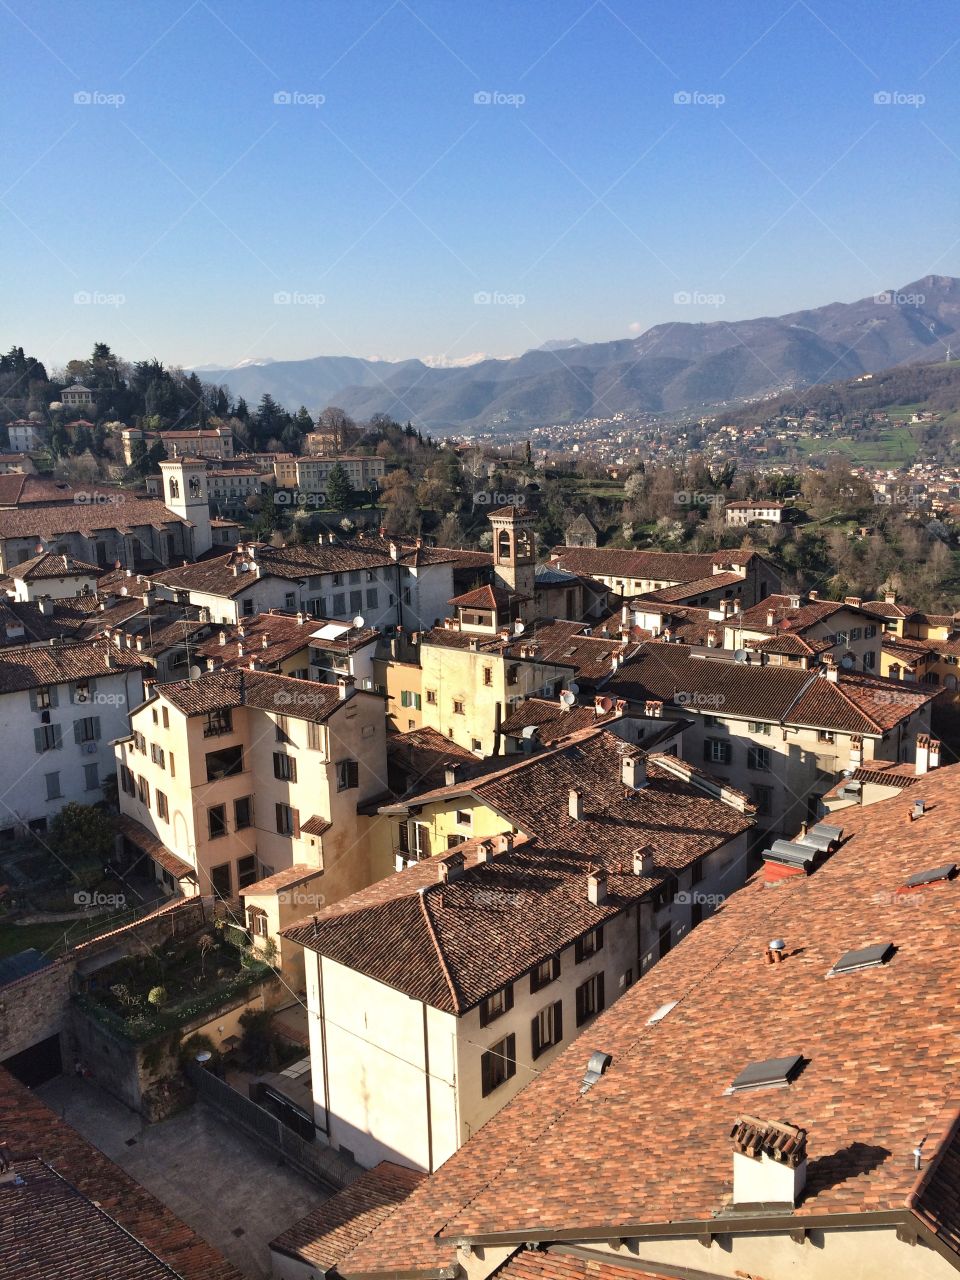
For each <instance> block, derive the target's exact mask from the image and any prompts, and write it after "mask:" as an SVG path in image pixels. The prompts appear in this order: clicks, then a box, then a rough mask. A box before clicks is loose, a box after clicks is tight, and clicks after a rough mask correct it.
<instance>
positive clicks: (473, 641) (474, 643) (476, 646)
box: [468, 636, 523, 656]
mask: <svg viewBox="0 0 960 1280" xmlns="http://www.w3.org/2000/svg"><path fill="white" fill-rule="evenodd" d="M468 644H469V645H470V652H471V653H478V652H479V651H480V641H479V640H478V638H477V637H476V636H471V637H470V639H469V641H468ZM522 653H523V651H522V650H521V656H522Z"/></svg>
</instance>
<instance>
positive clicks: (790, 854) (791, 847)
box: [763, 840, 820, 868]
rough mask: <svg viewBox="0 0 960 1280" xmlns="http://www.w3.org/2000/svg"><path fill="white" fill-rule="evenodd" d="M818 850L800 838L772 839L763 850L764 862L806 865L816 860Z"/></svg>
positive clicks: (804, 866) (792, 865) (789, 865)
mask: <svg viewBox="0 0 960 1280" xmlns="http://www.w3.org/2000/svg"><path fill="white" fill-rule="evenodd" d="M819 852H820V850H819V849H818V848H817V847H816V846H815V845H812V844H806V843H805V842H803V841H800V840H774V842H773V844H772V845H771V846H770V848H769V849H767V850H765V851H764V854H763V858H764V861H765V862H782V863H783V864H784V865H785V866H788V867H803V868H806V867H808V866H809V865H810V864H811V863H812V862H814V861H815V860H816V857H817V855H818V854H819Z"/></svg>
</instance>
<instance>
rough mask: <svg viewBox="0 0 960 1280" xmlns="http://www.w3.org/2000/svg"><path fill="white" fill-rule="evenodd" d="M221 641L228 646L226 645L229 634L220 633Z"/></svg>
mask: <svg viewBox="0 0 960 1280" xmlns="http://www.w3.org/2000/svg"><path fill="white" fill-rule="evenodd" d="M219 639H220V643H221V644H226V643H227V633H226V632H225V631H221V632H220V637H219Z"/></svg>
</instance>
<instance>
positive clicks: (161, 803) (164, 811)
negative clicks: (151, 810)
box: [157, 791, 170, 822]
mask: <svg viewBox="0 0 960 1280" xmlns="http://www.w3.org/2000/svg"><path fill="white" fill-rule="evenodd" d="M157 817H159V818H162V819H163V820H164V822H169V821H170V810H169V809H168V808H167V797H166V796H165V795H164V793H163V792H162V791H158V792H157Z"/></svg>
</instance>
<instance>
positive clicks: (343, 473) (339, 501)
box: [327, 462, 353, 511]
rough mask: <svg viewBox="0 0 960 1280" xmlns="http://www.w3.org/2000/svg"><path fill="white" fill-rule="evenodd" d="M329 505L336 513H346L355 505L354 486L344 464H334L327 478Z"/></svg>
mask: <svg viewBox="0 0 960 1280" xmlns="http://www.w3.org/2000/svg"><path fill="white" fill-rule="evenodd" d="M327 503H328V504H329V505H330V506H331V507H333V509H334V510H335V511H346V510H348V508H350V507H351V506H352V505H353V486H352V485H351V483H350V477H349V476H348V475H347V469H346V467H344V465H343V463H342V462H337V463H334V465H333V467H331V469H330V474H329V475H328V476H327Z"/></svg>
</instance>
